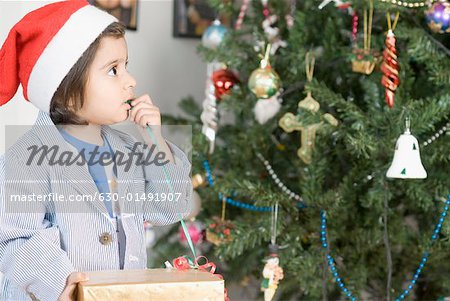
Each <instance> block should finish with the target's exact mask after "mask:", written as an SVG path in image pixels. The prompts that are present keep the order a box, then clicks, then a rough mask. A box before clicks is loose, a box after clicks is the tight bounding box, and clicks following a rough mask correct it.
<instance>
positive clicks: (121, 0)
mask: <svg viewBox="0 0 450 301" xmlns="http://www.w3.org/2000/svg"><path fill="white" fill-rule="evenodd" d="M88 1H89V3H90V4H91V5H94V6H96V7H98V8H100V9H102V10H104V11H106V12H108V13H110V14H111V15H113V16H114V17H116V18H117V19H118V20H119V21H120V22H121V23H123V24H124V25H125V26H126V28H127V29H129V30H137V14H138V0H88Z"/></svg>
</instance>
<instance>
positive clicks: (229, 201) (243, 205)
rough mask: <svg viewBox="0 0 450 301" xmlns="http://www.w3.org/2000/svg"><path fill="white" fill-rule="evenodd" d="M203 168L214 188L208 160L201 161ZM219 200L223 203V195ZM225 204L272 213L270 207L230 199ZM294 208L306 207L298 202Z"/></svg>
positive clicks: (220, 195)
mask: <svg viewBox="0 0 450 301" xmlns="http://www.w3.org/2000/svg"><path fill="white" fill-rule="evenodd" d="M203 167H204V168H205V171H206V179H207V181H208V183H209V185H210V186H211V187H213V186H214V180H213V177H212V173H211V167H210V165H209V162H208V160H204V161H203ZM219 200H220V201H221V202H222V201H223V195H222V194H220V193H219ZM226 202H227V203H228V204H230V205H232V206H235V207H239V208H242V209H247V210H251V211H261V212H268V211H272V207H260V206H254V205H250V204H246V203H243V202H239V201H235V200H233V199H232V198H229V197H227V198H226ZM296 207H297V208H299V209H304V208H306V207H307V206H306V205H305V204H304V203H303V202H298V203H297V204H296Z"/></svg>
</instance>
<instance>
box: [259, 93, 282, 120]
mask: <svg viewBox="0 0 450 301" xmlns="http://www.w3.org/2000/svg"><path fill="white" fill-rule="evenodd" d="M278 95H279V93H277V94H275V95H274V96H272V97H271V98H267V99H259V100H258V102H257V103H256V105H255V108H254V109H253V112H254V113H255V118H256V120H257V121H258V122H259V123H260V124H264V123H266V122H267V121H268V120H269V119H270V118H272V117H273V116H275V115H276V114H277V113H278V112H279V111H280V108H281V99H279V98H278Z"/></svg>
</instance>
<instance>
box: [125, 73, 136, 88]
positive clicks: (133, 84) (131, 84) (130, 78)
mask: <svg viewBox="0 0 450 301" xmlns="http://www.w3.org/2000/svg"><path fill="white" fill-rule="evenodd" d="M134 87H136V80H135V79H134V77H133V76H132V75H131V74H130V73H128V77H127V79H126V81H125V90H128V89H130V88H131V89H132V88H134Z"/></svg>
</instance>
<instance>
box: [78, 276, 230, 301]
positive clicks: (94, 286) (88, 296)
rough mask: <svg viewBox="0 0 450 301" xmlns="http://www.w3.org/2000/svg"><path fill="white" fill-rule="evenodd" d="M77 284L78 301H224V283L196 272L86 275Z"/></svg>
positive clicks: (214, 277)
mask: <svg viewBox="0 0 450 301" xmlns="http://www.w3.org/2000/svg"><path fill="white" fill-rule="evenodd" d="M86 274H87V275H89V281H85V282H81V283H79V284H78V293H77V300H78V301H104V300H121V301H132V300H133V301H134V300H152V301H158V300H161V301H166V300H171V301H182V300H183V301H187V300H205V301H224V299H225V293H224V285H225V284H224V280H223V279H220V277H219V276H218V275H214V274H212V273H209V272H206V271H202V270H198V269H188V270H177V269H146V270H118V271H100V272H86Z"/></svg>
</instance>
